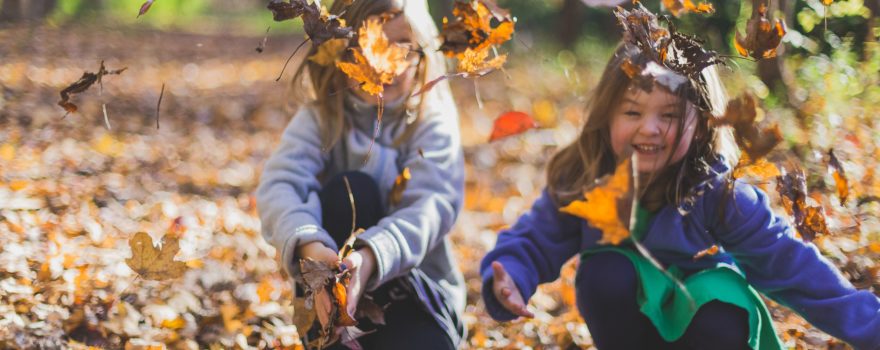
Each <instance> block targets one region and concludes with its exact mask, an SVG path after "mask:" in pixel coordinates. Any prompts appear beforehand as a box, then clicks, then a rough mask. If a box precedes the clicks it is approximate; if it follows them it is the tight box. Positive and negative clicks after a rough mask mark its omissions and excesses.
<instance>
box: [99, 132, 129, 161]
mask: <svg viewBox="0 0 880 350" xmlns="http://www.w3.org/2000/svg"><path fill="white" fill-rule="evenodd" d="M92 147H93V148H94V149H95V151H97V152H98V153H101V154H103V155H105V156H109V157H115V156H118V155H120V154H122V152H123V149H124V145H123V144H122V143H121V142H118V141H116V139H115V138H113V136H112V135H110V134H104V135H102V136H101V137H100V138H99V139H98V140H96V141H95V142H94V145H93V146H92Z"/></svg>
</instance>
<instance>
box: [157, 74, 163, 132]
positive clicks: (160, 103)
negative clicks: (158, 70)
mask: <svg viewBox="0 0 880 350" xmlns="http://www.w3.org/2000/svg"><path fill="white" fill-rule="evenodd" d="M162 96H165V83H162V91H160V92H159V102H156V130H159V107H161V106H162Z"/></svg>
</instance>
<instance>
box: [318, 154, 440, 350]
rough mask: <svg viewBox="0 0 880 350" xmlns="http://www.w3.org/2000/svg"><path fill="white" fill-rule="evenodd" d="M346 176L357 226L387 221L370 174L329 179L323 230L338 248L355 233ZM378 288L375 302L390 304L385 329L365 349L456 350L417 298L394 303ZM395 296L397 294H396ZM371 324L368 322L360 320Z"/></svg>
mask: <svg viewBox="0 0 880 350" xmlns="http://www.w3.org/2000/svg"><path fill="white" fill-rule="evenodd" d="M343 176H344V177H345V178H347V179H348V182H349V184H350V185H351V192H352V194H353V197H354V203H355V210H356V213H357V217H356V222H355V225H356V227H357V228H363V229H367V228H370V227H372V226H375V225H376V224H377V223H378V222H379V220H381V219H382V218H383V217H385V213H384V210H383V209H382V200H381V198H382V197H381V196H380V194H379V187H378V185H376V182H375V181H374V180H373V178H372V177H370V176H369V175H367V174H364V173H362V172H358V171H352V172H347V173H343V174H339V175H337V176H335V177H334V178H332V179H330V181H328V182H327V183H326V184H325V185H324V187H323V188H322V189H321V193H320V195H319V197H320V199H321V213H322V215H321V216H322V222H323V226H324V229H325V230H327V232H329V233H330V236H332V237H333V240H334V241H336V245H337V246H342V244H344V243H345V240H346V239H348V236H349V235H350V234H351V232H352V227H351V217H352V210H351V201H350V199H349V196H348V189H347V188H346V186H345V180H343ZM393 282H394V281H392V282H389V283H388V284H387V285H383V286H382V287H379V288H378V289H377V290H375V291H373V292H371V293H370V294H371V296H373V299H374V300H376V301H377V303H378V304H380V305H382V304H385V302H381V301H380V300H387V308H386V309H385V325H384V326H382V325H380V326H377V327H376V331H375V332H373V333H370V334H368V335H365V336H363V337H361V338H358V341H359V342H360V343H361V345H362V346H363V348H364V349H367V350H369V349H444V350H446V349H454V348H455V347H454V345H453V344H452V340H450V338H449V336H448V335H447V334H446V332H445V331H444V330H443V328H441V327H440V325H439V324H438V323H437V321H436V320H435V319H434V317H433V316H431V315H430V314H429V313H428V311H427V310H426V308H425V307H424V306H423V305H421V303H420V301H419V299H418V298H417V297H416V296H415V295H409V296H407V297H404V298H403V299H402V300H401V299H400V298H396V297H395V298H394V299H395V300H393V301H391V300H390V299H391V298H389V296H388V295H380V294H387V293H389V292H390V290H389V289H390V288H388V287H394V286H388V285H391V284H392V283H393ZM393 294H396V293H393ZM358 322H361V323H365V322H366V323H368V322H369V321H368V320H358ZM328 349H333V350H336V349H347V348H346V347H345V346H343V345H341V344H334V345H331V346H330V347H328Z"/></svg>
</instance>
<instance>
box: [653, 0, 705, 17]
mask: <svg viewBox="0 0 880 350" xmlns="http://www.w3.org/2000/svg"><path fill="white" fill-rule="evenodd" d="M663 6H664V7H666V9H667V10H669V12H671V13H672V15H673V16H675V17H678V16H680V15H682V14H685V13H688V12H694V13H714V12H715V8H714V7H712V4H708V3H705V2H701V3H699V4H694V2H693V1H691V0H663Z"/></svg>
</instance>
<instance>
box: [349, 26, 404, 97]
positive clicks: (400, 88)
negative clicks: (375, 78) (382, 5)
mask: <svg viewBox="0 0 880 350" xmlns="http://www.w3.org/2000/svg"><path fill="white" fill-rule="evenodd" d="M374 17H378V16H373V17H370V18H374ZM382 30H383V31H384V32H385V36H387V37H388V41H389V42H390V43H391V44H392V45H400V46H402V47H405V48H408V49H410V52H409V54H408V55H407V56H406V60H407V61H408V63H409V68H407V70H406V71H404V72H403V73H402V74H400V75H398V76H397V77H396V78H394V82H392V83H391V84H390V85H385V91H384V92H382V96H383V99H384V100H385V101H394V100H397V99H399V98H401V97H404V96H406V95H407V94H409V93H410V92H412V88H413V86H414V85H415V82H416V72H417V71H418V65H419V59H420V56H419V53H418V51H417V50H418V49H419V48H418V44H416V43H415V39H414V38H413V32H412V28H411V27H410V25H409V22H407V21H406V16H404V15H403V14H400V15H397V16H395V17H394V18H393V19H391V20H389V21H388V22H385V24H384V25H383V26H382ZM356 84H357V81H355V80H352V79H349V86H354V85H356ZM354 90H355V92H354V94H355V96H357V97H358V98H360V99H361V100H362V101H364V102H367V103H371V104H375V103H377V102H378V101H377V99H376V96H373V95H370V94H369V93H367V92H365V91H363V90H361V89H354Z"/></svg>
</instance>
